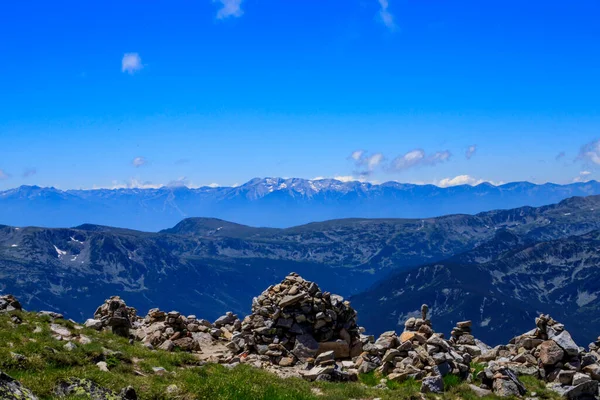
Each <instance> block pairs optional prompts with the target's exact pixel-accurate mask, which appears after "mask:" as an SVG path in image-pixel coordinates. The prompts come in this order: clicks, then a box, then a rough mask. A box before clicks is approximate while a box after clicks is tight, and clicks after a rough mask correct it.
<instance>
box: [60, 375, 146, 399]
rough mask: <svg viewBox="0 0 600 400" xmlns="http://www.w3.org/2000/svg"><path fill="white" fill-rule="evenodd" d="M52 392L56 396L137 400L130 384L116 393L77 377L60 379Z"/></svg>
mask: <svg viewBox="0 0 600 400" xmlns="http://www.w3.org/2000/svg"><path fill="white" fill-rule="evenodd" d="M54 394H55V395H56V396H57V397H67V396H82V397H86V398H89V399H91V400H137V394H136V392H135V390H134V389H133V388H132V387H130V386H129V387H127V388H125V389H123V390H121V392H120V393H116V392H114V391H112V390H110V389H107V388H104V387H102V386H99V385H97V384H96V383H94V382H93V381H91V380H89V379H79V378H69V379H66V380H64V381H60V382H59V383H58V385H57V386H56V388H55V389H54Z"/></svg>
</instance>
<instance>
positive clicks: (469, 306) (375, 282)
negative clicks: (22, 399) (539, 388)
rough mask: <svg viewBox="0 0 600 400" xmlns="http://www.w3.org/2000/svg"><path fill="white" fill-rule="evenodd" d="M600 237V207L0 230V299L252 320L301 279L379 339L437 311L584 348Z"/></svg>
mask: <svg viewBox="0 0 600 400" xmlns="http://www.w3.org/2000/svg"><path fill="white" fill-rule="evenodd" d="M599 230H600V196H589V197H585V198H580V197H575V198H570V199H567V200H563V201H561V202H560V203H558V204H555V205H548V206H542V207H537V208H534V207H521V208H516V209H510V210H497V211H489V212H484V213H480V214H477V215H449V216H443V217H437V218H425V219H342V220H332V221H325V222H318V223H311V224H307V225H302V226H297V227H293V228H286V229H278V228H253V227H250V226H246V225H240V224H236V223H231V222H226V221H223V220H218V219H213V218H189V219H185V220H183V221H181V222H180V223H179V224H177V225H175V226H174V227H173V228H170V229H166V230H163V231H161V232H158V233H148V232H140V231H135V230H128V229H122V228H112V227H107V226H101V225H92V224H85V225H81V226H78V227H76V228H66V229H62V228H61V229H59V228H34V227H29V228H18V227H11V226H0V292H1V293H13V294H15V295H16V296H17V297H18V298H20V299H21V300H22V301H23V303H24V304H25V305H26V307H29V308H31V309H38V310H39V309H50V310H57V311H61V312H66V314H67V316H69V317H73V318H76V319H84V318H85V317H86V316H89V315H90V313H92V312H93V311H94V309H95V307H96V306H97V305H98V304H100V303H102V301H103V300H104V299H105V298H107V297H108V296H110V295H113V294H120V295H122V296H123V297H124V298H125V299H126V301H127V302H128V304H130V305H132V306H134V307H136V308H138V309H140V310H141V312H142V313H145V312H146V311H147V309H149V308H152V307H160V308H161V309H167V310H170V309H177V310H178V311H181V312H183V313H187V314H192V313H193V314H196V315H198V316H201V317H204V318H208V319H214V318H216V317H218V316H220V315H222V314H223V313H224V312H225V311H228V310H231V311H234V312H237V313H239V314H242V315H243V314H246V313H247V312H249V310H250V305H251V302H252V297H253V296H255V295H256V294H257V293H260V292H261V291H262V290H264V289H265V287H267V286H268V285H270V284H271V283H272V282H277V281H279V280H281V279H283V277H284V276H285V275H286V274H288V273H289V272H291V271H295V272H298V273H300V274H301V275H302V276H304V277H305V278H306V279H309V280H312V281H316V282H317V283H318V284H319V285H320V286H321V287H322V288H323V289H324V290H328V291H331V292H334V293H339V294H342V295H344V296H348V295H354V296H353V297H352V298H351V301H352V303H353V305H354V306H355V307H356V308H357V309H358V311H359V322H360V323H361V324H363V325H365V326H366V327H367V329H368V330H369V331H370V332H373V333H380V332H381V331H382V330H389V329H393V328H394V327H396V328H397V329H400V327H399V326H398V325H399V324H401V323H403V322H404V318H405V317H406V316H408V315H411V313H413V312H415V311H416V310H417V309H419V307H420V305H421V304H422V303H428V304H429V305H430V308H431V310H432V313H433V316H434V325H435V326H436V330H438V331H446V332H448V331H449V329H450V328H451V327H452V324H453V323H454V322H456V321H455V319H457V318H461V319H462V318H469V319H473V320H474V321H475V331H476V335H477V337H480V338H482V339H484V340H487V341H489V342H490V343H492V344H493V343H500V342H503V341H504V342H505V341H506V340H508V339H509V338H510V335H511V334H512V333H517V332H522V331H526V330H527V329H528V328H529V325H530V323H531V317H532V316H533V315H534V314H535V313H537V312H547V313H551V314H553V315H556V316H557V319H559V320H561V321H564V322H565V323H569V324H573V325H574V326H576V327H577V328H581V329H580V330H577V329H572V330H571V332H572V333H573V334H574V335H576V336H577V340H580V341H582V343H584V341H586V340H587V341H589V340H591V339H592V338H594V337H595V336H597V335H598V333H599V332H600V325H599V324H600V299H599V296H600V284H599V283H598V282H600V275H599V273H598V271H600V268H599V267H598V265H599V263H600V259H599V257H598V248H600V234H598V233H597V232H598V231H599ZM363 291H364V293H360V292H363ZM490 320H493V322H494V323H492V324H490V323H489V321H490ZM586 324H587V326H585V325H586ZM492 326H494V327H499V328H496V329H497V330H496V331H492V330H491V327H492ZM594 335H595V336H594Z"/></svg>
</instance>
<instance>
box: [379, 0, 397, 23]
mask: <svg viewBox="0 0 600 400" xmlns="http://www.w3.org/2000/svg"><path fill="white" fill-rule="evenodd" d="M379 6H380V7H381V8H380V9H379V18H380V19H381V22H382V23H383V24H384V25H385V26H386V27H387V28H388V29H389V30H395V29H396V23H395V22H394V16H393V15H392V13H390V12H389V10H388V8H389V6H390V5H389V3H388V0H379Z"/></svg>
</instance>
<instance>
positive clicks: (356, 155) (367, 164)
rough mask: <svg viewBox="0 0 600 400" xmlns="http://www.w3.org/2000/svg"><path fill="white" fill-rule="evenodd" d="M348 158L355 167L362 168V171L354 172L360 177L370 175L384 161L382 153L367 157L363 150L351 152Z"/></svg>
mask: <svg viewBox="0 0 600 400" xmlns="http://www.w3.org/2000/svg"><path fill="white" fill-rule="evenodd" d="M348 158H349V159H351V160H353V161H354V165H356V167H359V168H363V170H362V171H358V172H356V174H357V175H361V176H368V175H370V174H371V173H372V172H373V171H374V170H375V169H376V168H377V167H378V166H379V165H380V164H381V163H382V162H383V161H384V160H385V157H384V156H383V154H382V153H375V154H371V155H367V153H366V151H364V150H356V151H353V152H352V154H350V157H348Z"/></svg>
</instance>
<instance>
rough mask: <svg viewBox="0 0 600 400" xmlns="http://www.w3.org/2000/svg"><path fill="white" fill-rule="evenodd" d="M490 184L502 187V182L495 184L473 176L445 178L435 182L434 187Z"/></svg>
mask: <svg viewBox="0 0 600 400" xmlns="http://www.w3.org/2000/svg"><path fill="white" fill-rule="evenodd" d="M484 182H488V183H491V184H492V185H495V186H498V185H501V184H502V182H494V181H486V180H484V179H478V178H474V177H472V176H471V175H458V176H455V177H454V178H444V179H440V180H439V181H436V182H434V185H437V186H439V187H450V186H459V185H471V186H475V185H479V184H480V183H484Z"/></svg>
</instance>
